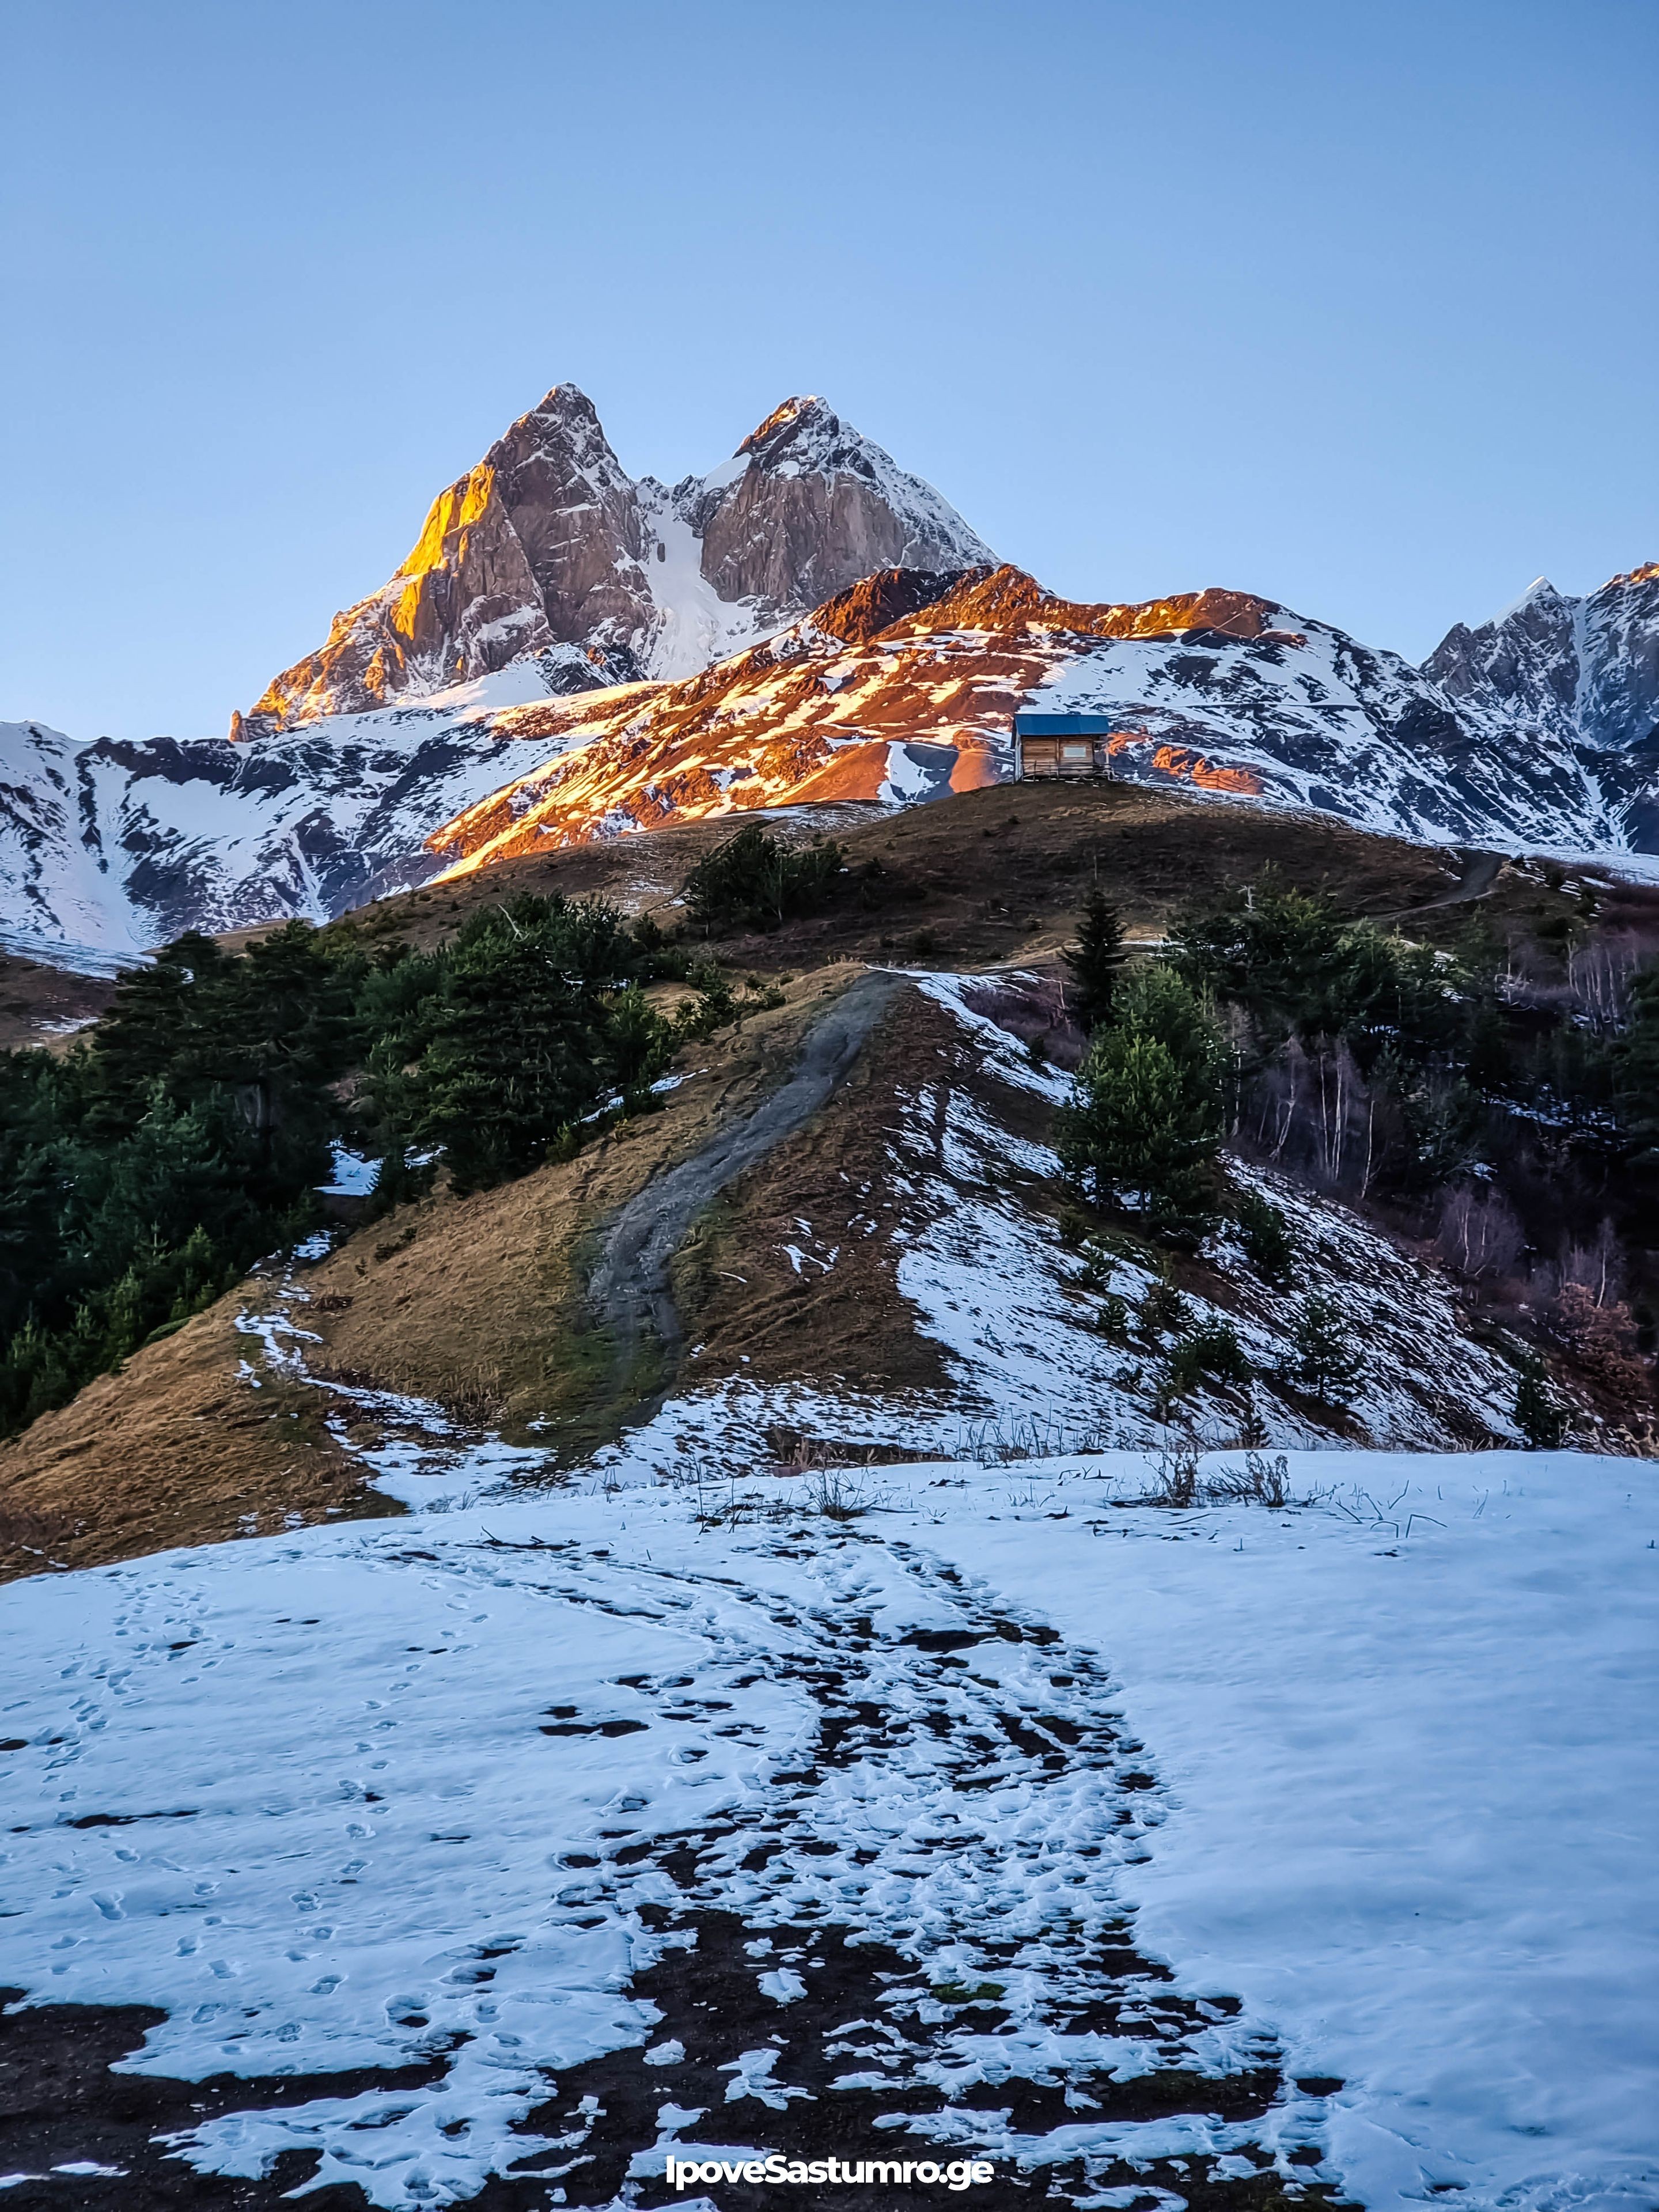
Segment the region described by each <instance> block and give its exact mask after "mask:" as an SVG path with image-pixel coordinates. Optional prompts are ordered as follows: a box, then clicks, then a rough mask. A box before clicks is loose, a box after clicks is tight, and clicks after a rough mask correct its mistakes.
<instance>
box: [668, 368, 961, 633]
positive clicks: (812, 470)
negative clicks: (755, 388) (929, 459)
mask: <svg viewBox="0 0 1659 2212" xmlns="http://www.w3.org/2000/svg"><path fill="white" fill-rule="evenodd" d="M737 458H738V459H741V460H742V461H744V464H745V465H744V468H743V469H742V470H741V471H740V472H738V474H737V475H735V476H732V477H730V480H729V481H725V480H724V479H726V477H728V475H729V471H724V470H722V471H717V472H716V474H715V476H714V477H711V478H709V479H708V481H707V483H706V484H705V485H704V486H703V487H702V489H700V490H699V491H698V492H697V493H696V494H695V495H692V496H690V498H688V499H687V500H686V501H685V502H684V507H683V508H682V512H684V513H685V515H686V519H687V520H688V521H690V524H691V526H692V527H693V528H694V529H695V530H696V532H697V533H698V536H699V538H701V540H702V574H703V576H704V578H705V579H706V580H707V581H708V583H709V584H710V585H711V586H713V588H714V591H715V592H717V593H718V594H719V596H720V598H721V599H726V600H737V599H752V600H754V601H756V602H757V603H758V605H760V606H761V607H762V608H763V609H765V610H766V611H768V612H769V613H770V614H773V615H776V616H778V617H786V618H787V617H792V616H793V615H798V614H801V613H804V612H805V610H806V609H807V608H808V607H811V606H814V605H818V604H819V603H820V602H821V601H823V600H825V599H830V598H832V597H833V596H834V594H835V593H836V592H841V591H844V590H845V589H846V588H847V586H848V585H849V584H853V583H855V582H856V581H857V580H858V579H859V578H860V576H867V575H869V574H871V573H872V570H875V569H878V568H921V569H935V570H937V569H951V568H969V567H970V566H972V565H973V564H975V562H988V561H990V560H991V559H992V558H993V557H994V556H993V555H992V553H991V550H990V548H989V547H988V546H987V544H985V543H984V541H983V540H982V539H981V538H977V537H976V536H975V534H974V532H972V531H971V530H969V527H968V526H967V524H966V523H964V522H963V520H962V518H961V516H960V515H958V514H957V513H955V511H954V510H953V509H952V508H951V507H947V506H946V505H945V501H943V500H942V499H940V497H939V495H938V493H937V492H935V491H934V490H933V488H932V487H931V485H928V484H925V483H923V482H922V481H921V478H920V477H913V476H909V475H907V474H906V472H905V471H903V470H902V469H901V468H899V467H898V466H896V464H895V463H894V461H893V460H892V459H891V458H890V456H889V455H888V454H886V453H884V452H883V451H882V449H881V447H879V446H876V445H872V443H871V442H870V441H869V440H868V439H867V438H861V437H860V435H859V434H858V432H857V431H856V430H854V428H851V426H850V425H849V424H848V423H846V422H842V419H841V417H840V416H838V415H837V414H836V412H835V410H833V409H832V408H831V407H830V406H829V404H827V402H825V401H824V400H822V399H818V398H805V399H786V400H785V401H784V403H783V404H782V406H781V407H779V408H775V410H773V412H772V413H771V414H770V415H769V416H767V418H766V420H765V422H763V423H762V424H761V426H760V428H758V429H757V430H755V431H753V432H751V433H750V435H749V436H748V437H746V438H745V439H744V441H743V443H742V444H741V445H740V446H739V447H738V453H737Z"/></svg>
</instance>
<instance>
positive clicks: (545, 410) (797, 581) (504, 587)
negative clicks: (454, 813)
mask: <svg viewBox="0 0 1659 2212" xmlns="http://www.w3.org/2000/svg"><path fill="white" fill-rule="evenodd" d="M991 557H992V556H991V554H990V552H989V549H988V548H987V546H986V545H985V544H984V543H983V542H982V540H981V539H980V538H978V537H976V536H975V533H974V532H972V531H971V530H969V527H968V526H967V524H966V523H965V522H963V520H962V518H961V516H960V515H958V514H957V513H956V511H955V509H954V508H952V507H951V506H949V505H948V503H947V502H946V501H944V500H943V499H941V498H940V497H939V494H938V493H937V492H936V491H934V490H933V488H932V486H931V485H929V484H926V483H923V482H922V481H921V478H920V477H914V476H911V475H910V474H908V472H907V471H905V470H902V469H901V468H900V467H899V466H898V465H897V463H896V462H895V461H894V460H893V459H892V457H891V455H890V454H889V453H884V451H883V449H882V448H881V447H879V446H878V445H876V444H874V443H873V442H872V441H871V440H869V439H866V438H865V437H863V436H861V435H860V433H859V432H858V431H857V430H855V429H854V428H852V427H851V425H850V424H848V423H846V422H843V421H842V418H841V417H840V416H838V415H836V412H835V410H833V409H832V408H831V407H830V406H829V404H828V403H827V402H826V401H824V400H823V399H821V398H817V397H808V398H791V399H787V400H785V401H784V403H783V404H782V405H781V407H777V408H775V409H774V410H773V411H772V413H771V414H770V415H769V416H767V418H766V420H765V421H764V422H763V423H762V424H761V425H760V426H759V428H757V429H756V430H755V431H753V432H751V433H750V435H749V436H748V437H747V438H745V439H744V441H743V443H742V444H741V445H740V446H739V447H738V451H737V453H735V454H734V455H733V456H732V459H731V460H730V461H729V462H727V463H726V465H724V466H723V467H721V468H719V469H715V470H714V471H711V472H710V473H709V474H708V476H705V477H687V478H685V479H684V480H683V481H682V482H681V483H678V484H677V485H675V486H674V488H673V489H672V490H671V491H670V490H669V489H666V488H665V486H663V485H661V484H659V483H657V482H656V481H655V479H654V478H653V477H645V478H643V479H642V480H641V481H639V482H635V479H634V478H633V477H630V476H629V473H628V471H626V470H625V469H624V468H623V465H622V463H621V462H620V461H619V460H618V459H617V455H616V453H615V452H614V451H613V450H612V448H611V443H610V441H609V440H608V439H607V438H606V436H605V430H604V428H603V426H602V424H601V423H600V421H599V415H598V412H597V410H595V408H594V406H593V403H592V400H591V399H589V398H588V397H587V395H586V392H583V391H581V390H580V387H579V386H576V385H574V384H556V385H555V386H553V388H552V390H551V391H550V392H548V393H546V395H545V396H544V398H542V399H541V400H540V402H539V403H538V404H537V405H536V406H535V407H532V409H531V410H530V411H529V412H528V413H527V414H526V415H522V416H520V418H519V420H518V421H517V422H514V423H513V425H512V426H511V428H509V429H508V430H507V432H506V433H505V435H503V436H501V438H498V439H497V440H496V441H495V444H494V445H493V446H492V447H490V448H489V452H488V453H486V454H485V455H484V457H483V460H481V461H480V462H478V464H477V466H476V467H474V468H472V469H471V470H469V471H468V472H467V473H466V475H465V476H464V477H458V478H457V479H456V481H455V482H454V483H453V484H451V485H449V486H448V487H447V489H446V490H444V491H442V492H441V493H440V494H439V495H438V497H437V498H436V499H435V501H433V503H432V505H431V507H430V508H429V509H428V513H427V517H426V520H425V523H424V525H423V526H422V530H421V533H420V536H419V538H417V540H416V544H415V546H414V548H413V550H411V552H410V555H409V557H408V558H407V560H405V561H404V562H403V563H402V564H401V566H400V567H399V568H398V571H397V573H396V574H394V575H393V576H392V578H391V579H390V580H389V581H388V582H387V583H386V584H385V585H383V586H381V587H380V590H379V591H378V592H373V593H371V594H370V596H369V597H368V599H362V600H359V601H358V602H357V604H356V605H354V606H350V607H348V608H346V609H345V610H344V611H343V612H341V613H340V614H338V615H337V616H336V617H335V618H334V623H333V625H332V627H331V630H330V633H329V636H328V640H327V641H326V643H325V644H324V645H323V646H322V647H319V649H318V650H317V651H316V652H315V653H310V654H307V656H306V658H305V659H303V660H301V661H298V662H296V663H295V665H294V666H293V667H291V668H289V669H285V670H284V671H283V673H282V674H281V675H280V676H278V677H277V678H275V680H274V681H273V682H272V683H271V684H270V685H269V686H268V687H267V689H266V690H265V691H264V695H263V696H261V697H260V698H259V700H258V702H256V704H255V705H254V707H253V708H252V709H251V710H250V711H249V713H248V714H246V716H241V715H238V716H237V717H236V718H235V719H234V721H233V724H232V728H231V735H232V737H233V738H253V737H270V736H274V735H275V734H276V733H277V732H279V731H283V730H288V729H292V728H294V727H295V726H298V725H300V724H303V723H308V722H313V721H317V720H322V719H324V718H325V717H328V716H331V715H337V714H362V713H365V712H368V711H372V710H374V709H375V708H382V707H386V706H389V705H391V704H392V703H394V702H397V701H399V700H404V701H410V700H415V699H421V698H425V697H429V696H432V695H433V694H435V693H438V692H441V691H445V690H449V689H451V688H452V687H453V686H454V685H455V684H465V683H469V682H471V681H473V680H474V679H476V678H479V677H483V676H488V675H490V674H492V673H494V672H495V671H497V670H499V669H502V668H505V667H507V665H509V664H511V663H513V662H517V661H530V662H540V663H543V664H544V665H545V668H546V673H547V678H548V680H547V683H546V685H545V689H546V690H548V691H550V692H561V691H571V690H592V689H597V688H599V687H602V686H605V685H608V684H617V683H627V682H630V681H634V680H636V679H638V678H641V677H645V676H653V677H666V678H678V677H681V676H687V675H691V674H694V673H695V672H696V670H698V669H699V668H702V667H706V666H707V665H708V663H709V662H710V661H711V660H714V659H718V658H720V656H721V655H722V654H724V653H730V652H732V651H734V650H736V649H737V648H738V647H741V646H743V645H746V644H750V643H753V642H754V641H756V640H757V639H758V638H760V637H763V636H764V635H768V634H769V632H770V631H772V630H775V629H778V628H780V627H781V626H783V625H784V624H787V623H789V622H792V621H793V620H795V619H796V618H798V617H799V616H800V615H803V614H805V613H806V612H807V611H809V610H810V609H811V607H812V606H814V605H817V603H818V601H820V600H821V599H827V598H829V596H830V595H831V594H832V593H833V592H836V591H840V590H842V589H844V588H845V587H846V586H848V584H851V583H854V582H855V581H856V580H857V579H858V578H859V577H860V576H862V575H866V574H868V573H869V572H870V570H871V569H872V568H881V567H883V566H884V565H886V564H888V563H890V562H897V563H900V564H902V565H905V566H914V567H921V568H941V567H961V566H963V565H966V564H967V563H968V562H974V561H983V560H988V559H990V558H991Z"/></svg>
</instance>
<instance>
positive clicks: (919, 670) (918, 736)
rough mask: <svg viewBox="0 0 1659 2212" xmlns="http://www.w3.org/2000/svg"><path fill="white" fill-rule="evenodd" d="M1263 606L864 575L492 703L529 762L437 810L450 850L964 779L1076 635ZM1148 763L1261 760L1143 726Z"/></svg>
mask: <svg viewBox="0 0 1659 2212" xmlns="http://www.w3.org/2000/svg"><path fill="white" fill-rule="evenodd" d="M1278 613H1279V609H1278V608H1276V607H1275V606H1274V605H1273V604H1272V602H1271V601H1268V600H1266V599H1255V598H1253V597H1251V596H1250V594H1249V593H1248V592H1186V593H1182V594H1181V595H1179V596H1178V597H1176V598H1173V599H1155V600H1149V601H1146V602H1143V603H1141V604H1139V605H1103V606H1091V605H1085V604H1083V603H1081V602H1079V601H1077V600H1072V599H1056V598H1055V597H1054V594H1053V593H1052V592H1045V591H1044V590H1043V589H1042V586H1041V585H1039V584H1037V583H1036V581H1035V580H1033V579H1032V578H1031V577H1030V576H1028V575H1026V574H1024V571H1023V570H1020V569H1018V568H1008V567H1006V566H1005V567H1002V568H974V569H967V570H963V571H961V572H958V573H957V574H955V575H954V576H952V575H927V574H921V573H920V572H918V571H915V570H909V569H898V568H890V569H883V570H879V571H878V572H877V573H876V574H874V575H872V576H866V577H865V578H862V579H861V580H860V581H859V582H858V583H857V584H854V585H853V586H851V587H850V588H849V589H848V590H847V591H845V592H838V593H837V594H836V597H835V598H834V599H829V600H828V601H826V602H825V604H824V605H823V606H821V607H819V608H817V610H816V611H814V612H813V613H812V614H811V615H810V616H809V617H807V618H806V619H805V621H804V622H802V623H798V624H797V625H795V627H794V628H793V629H788V630H785V631H784V632H782V633H781V635H779V636H777V637H775V638H771V639H769V640H768V641H766V642H765V643H763V644H760V645H756V646H751V647H750V648H749V649H748V650H747V651H746V652H744V653H736V654H734V655H732V658H731V659H727V660H723V661H720V662H718V663H717V664H716V665H714V667H712V668H708V669H705V670H703V671H702V672H701V673H700V674H698V675H696V676H693V677H689V678H686V679H685V680H684V682H682V683H678V684H654V685H653V684H632V685H629V686H626V687H619V688H618V689H617V690H611V691H600V692H589V693H586V694H583V695H580V696H574V697H570V698H565V699H557V700H552V699H550V700H546V701H544V702H538V703H537V704H536V705H534V706H531V707H522V708H515V709H513V710H510V711H508V712H507V713H505V714H501V715H499V716H498V717H497V718H496V719H495V727H496V728H497V729H498V730H499V731H500V732H501V735H502V736H503V737H507V738H514V739H521V738H540V739H542V740H544V742H545V743H546V744H547V747H548V752H549V755H550V757H549V758H548V759H547V760H546V761H544V763H543V764H542V766H541V767H539V768H538V769H535V770H534V771H533V772H532V774H531V775H527V776H525V777H522V778H521V779H520V781H517V782H515V783H513V784H511V785H509V786H508V787H507V788H506V789H504V790H502V791H501V792H497V793H494V794H492V796H491V797H490V798H489V799H486V800H484V801H483V802H482V803H481V804H480V805H477V806H473V807H471V808H469V809H468V810H467V811H465V813H463V814H459V815H458V816H456V817H455V818H454V819H453V821H450V822H447V823H445V824H444V826H443V828H442V829H439V830H438V831H436V832H435V835H434V836H432V837H431V838H430V839H428V845H429V847H430V848H431V849H432V850H433V851H434V852H435V853H438V854H441V855H442V856H443V857H444V858H445V859H446V860H447V861H448V862H449V863H450V865H451V866H452V867H453V868H455V869H458V870H464V871H471V869H473V868H477V867H483V866H489V865H490V864H492V863H493V862H495V861H496V860H507V859H509V858H511V857H513V855H514V854H521V853H528V852H534V851H538V850H543V849H545V848H547V847H548V846H550V845H552V846H558V845H570V844H581V843H584V842H586V841H587V840H589V839H591V838H593V837H599V836H614V835H617V834H618V833H620V832H626V831H628V830H630V829H656V828H659V827H660V826H661V825H662V824H663V823H667V822H673V821H687V820H694V819H696V818H698V817H706V816H708V815H714V814H722V813H732V812H736V811H747V810H749V809H750V808H754V807H766V806H787V805H805V804H810V803H811V802H813V801H822V800H827V799H915V798H925V797H928V796H932V795H934V794H936V793H939V794H942V793H945V791H974V790H978V789H981V788H982V787H984V786H985V785H987V784H991V783H995V782H997V781H1000V780H1001V779H1002V778H1004V777H1006V775H1008V774H1009V773H1010V769H1011V763H1012V751H1011V744H1010V739H1011V736H1012V726H1013V716H1014V711H1015V709H1016V708H1017V707H1018V706H1019V704H1020V703H1021V702H1022V701H1023V700H1024V699H1025V698H1027V697H1028V696H1030V694H1031V693H1032V692H1033V691H1036V690H1040V689H1041V688H1042V686H1043V685H1044V684H1047V683H1048V682H1050V681H1051V680H1052V679H1053V678H1054V676H1055V675H1056V674H1057V673H1058V672H1059V671H1060V669H1062V668H1063V667H1065V666H1066V665H1068V664H1069V663H1070V662H1072V661H1074V660H1075V659H1077V657H1078V655H1079V653H1087V652H1090V651H1091V650H1093V651H1098V650H1099V649H1100V648H1099V647H1097V646H1093V645H1091V641H1094V640H1102V641H1105V640H1110V639H1136V638H1161V637H1179V636H1182V635H1189V634H1191V633H1194V632H1198V631H1207V632H1211V633H1219V634H1220V635H1226V636H1232V637H1237V638H1240V639H1255V638H1260V637H1261V636H1262V635H1264V633H1266V632H1267V630H1268V629H1269V627H1270V623H1271V621H1272V618H1273V617H1274V616H1276V615H1277V614H1278ZM1132 743H1133V744H1137V745H1140V746H1144V747H1145V748H1146V765H1147V766H1148V767H1149V768H1150V769H1152V771H1153V772H1155V773H1158V774H1161V775H1171V776H1177V777H1180V778H1182V780H1184V781H1189V782H1192V783H1195V784H1198V785H1200V787H1203V788H1205V789H1207V790H1212V791H1227V792H1234V793H1244V794H1246V795H1255V794H1256V793H1259V792H1260V791H1261V779H1260V778H1259V777H1257V776H1256V775H1255V774H1254V773H1253V772H1252V771H1251V770H1249V769H1243V768H1235V767H1229V766H1227V765H1226V764H1225V763H1216V762H1213V761H1212V760H1210V759H1208V758H1206V757H1205V756H1204V755H1202V754H1200V753H1198V752H1195V751H1192V750H1187V749H1183V748H1182V747H1180V746H1177V745H1173V744H1156V743H1155V741H1154V740H1153V739H1152V738H1151V736H1150V735H1148V734H1147V733H1145V732H1139V733H1126V734H1125V735H1124V736H1123V737H1122V738H1121V739H1120V738H1114V739H1113V740H1112V744H1113V747H1114V749H1116V748H1117V747H1118V746H1119V745H1120V744H1132Z"/></svg>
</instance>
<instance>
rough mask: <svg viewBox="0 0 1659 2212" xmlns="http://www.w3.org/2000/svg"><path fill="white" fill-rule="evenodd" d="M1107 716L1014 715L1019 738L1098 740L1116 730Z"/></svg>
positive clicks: (1015, 730) (1015, 729)
mask: <svg viewBox="0 0 1659 2212" xmlns="http://www.w3.org/2000/svg"><path fill="white" fill-rule="evenodd" d="M1115 728H1116V724H1115V722H1114V721H1113V720H1112V719H1111V717H1110V715H1109V714H1016V715H1015V717H1014V734H1015V736H1016V737H1021V738H1098V737H1104V736H1106V735H1107V734H1108V732H1110V731H1112V730H1114V729H1115Z"/></svg>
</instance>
